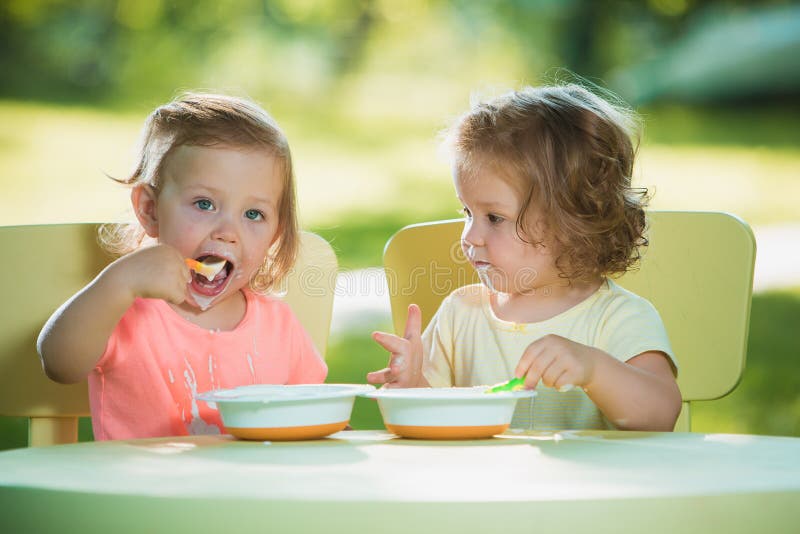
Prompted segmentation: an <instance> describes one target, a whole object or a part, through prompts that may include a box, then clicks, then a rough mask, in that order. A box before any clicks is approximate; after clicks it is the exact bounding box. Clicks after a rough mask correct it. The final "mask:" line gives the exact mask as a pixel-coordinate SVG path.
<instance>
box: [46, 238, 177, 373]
mask: <svg viewBox="0 0 800 534" xmlns="http://www.w3.org/2000/svg"><path fill="white" fill-rule="evenodd" d="M190 279H191V276H190V274H189V269H188V268H187V267H186V265H185V263H184V261H183V258H182V257H181V255H180V254H179V253H178V251H177V250H175V249H174V248H172V247H168V246H164V245H158V246H155V247H150V248H145V249H142V250H139V251H136V252H134V253H132V254H129V255H127V256H125V257H122V258H120V259H118V260H117V261H115V262H114V263H112V264H111V265H109V266H108V267H106V268H105V269H104V270H103V271H102V272H101V273H100V274H99V275H98V276H97V277H96V278H95V279H94V280H93V281H92V282H91V283H89V285H87V286H86V287H84V288H83V289H82V290H81V291H79V292H78V293H76V294H75V295H74V296H73V297H72V298H70V299H69V300H68V301H67V302H65V303H64V304H63V305H61V307H59V308H58V310H56V311H55V313H53V315H52V316H51V317H50V319H48V321H47V323H46V324H45V325H44V327H43V328H42V331H41V332H40V334H39V339H38V342H37V348H38V351H39V355H40V357H41V359H42V366H43V367H44V371H45V373H46V374H47V376H48V377H50V378H51V379H53V380H55V381H56V382H62V383H73V382H78V381H80V380H83V379H84V378H86V376H87V375H88V374H89V372H90V371H91V370H92V368H93V367H94V365H95V364H96V363H97V361H98V360H99V359H100V357H101V356H102V355H103V352H104V351H105V347H106V344H107V343H108V339H109V337H110V336H111V332H112V331H113V330H114V327H115V326H116V325H117V323H118V322H119V320H120V318H122V316H123V315H124V314H125V311H126V310H127V309H128V308H129V307H130V306H131V304H133V301H134V299H135V298H136V297H145V298H163V299H164V300H168V301H170V302H174V303H180V302H183V301H184V300H185V298H186V284H187V283H188V282H189V281H190Z"/></svg>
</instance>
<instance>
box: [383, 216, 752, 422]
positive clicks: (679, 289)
mask: <svg viewBox="0 0 800 534" xmlns="http://www.w3.org/2000/svg"><path fill="white" fill-rule="evenodd" d="M648 217H649V225H650V228H649V232H648V235H649V239H650V246H649V247H647V248H645V249H643V258H642V262H641V268H640V269H639V270H636V271H632V272H629V273H626V274H625V275H624V276H622V277H620V278H619V279H618V280H617V282H618V283H619V284H620V285H621V286H623V287H625V288H627V289H629V290H631V291H633V292H635V293H637V294H639V295H641V296H643V297H645V298H647V299H648V300H650V302H652V303H653V305H654V306H655V307H656V308H657V309H658V311H659V313H660V314H661V318H662V319H663V320H664V324H665V325H666V328H667V332H668V333H669V336H670V341H671V343H672V348H673V350H674V351H675V355H676V357H677V359H678V363H679V365H680V373H679V376H678V384H679V386H680V389H681V393H682V395H683V400H684V402H683V409H682V411H681V415H680V417H679V419H678V422H677V423H676V425H675V430H677V431H689V430H690V403H691V402H692V401H699V400H712V399H718V398H720V397H723V396H725V395H727V394H728V393H730V392H731V391H732V390H733V388H735V387H736V385H737V384H738V383H739V380H740V378H741V376H742V372H743V370H744V363H745V354H746V350H747V333H748V328H749V322H750V299H751V295H752V289H753V267H754V263H755V238H754V236H753V232H752V231H751V229H750V227H749V226H748V225H747V224H746V223H745V222H744V221H742V220H741V219H739V218H737V217H735V216H732V215H729V214H726V213H715V212H670V211H651V212H649V214H648ZM462 227H463V221H462V220H460V219H459V220H449V221H437V222H431V223H423V224H415V225H411V226H407V227H405V228H403V229H401V230H400V231H399V232H397V233H396V234H395V235H394V236H393V237H392V238H391V239H390V240H389V241H388V243H387V244H386V249H385V251H384V256H383V262H384V267H385V269H386V276H387V282H388V286H389V296H390V300H391V307H392V318H393V322H394V328H395V331H396V332H403V330H404V328H405V320H406V315H407V308H408V305H409V304H410V303H412V302H416V303H417V304H418V305H419V306H420V308H421V309H422V318H423V328H424V326H425V325H427V323H428V321H430V319H431V317H432V316H433V314H434V313H435V312H436V310H437V309H438V307H439V304H440V303H441V301H442V299H443V298H444V297H445V296H447V295H448V294H449V293H450V292H451V291H453V290H454V289H455V288H457V287H459V286H462V285H465V284H470V283H477V282H478V278H477V276H476V275H475V273H474V270H473V269H472V267H471V266H470V264H469V263H468V262H467V261H466V259H465V258H464V255H463V253H462V251H461V246H460V235H461V229H462Z"/></svg>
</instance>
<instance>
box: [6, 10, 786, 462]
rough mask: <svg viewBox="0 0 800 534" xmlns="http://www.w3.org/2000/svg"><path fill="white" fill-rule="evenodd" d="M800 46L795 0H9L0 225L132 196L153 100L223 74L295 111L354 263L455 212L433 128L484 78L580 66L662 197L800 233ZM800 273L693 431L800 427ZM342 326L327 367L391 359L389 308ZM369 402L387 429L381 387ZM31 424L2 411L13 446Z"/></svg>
mask: <svg viewBox="0 0 800 534" xmlns="http://www.w3.org/2000/svg"><path fill="white" fill-rule="evenodd" d="M798 58H800V6H798V5H797V3H796V2H788V1H762V2H756V1H732V0H731V1H727V0H720V1H701V0H648V1H643V2H635V1H632V0H631V1H623V0H617V1H591V0H527V1H526V0H506V1H500V0H485V1H478V0H474V1H471V0H408V1H391V0H72V1H69V0H0V125H2V128H0V224H21V223H47V222H65V221H70V222H72V221H98V220H109V219H121V218H125V217H127V204H128V199H127V192H126V191H124V190H121V189H120V188H119V187H118V186H116V185H115V184H114V183H113V182H111V181H110V180H108V179H107V178H106V175H111V176H117V177H119V176H123V175H124V174H125V173H126V172H128V171H129V169H130V167H131V166H132V165H133V158H134V151H135V147H136V143H137V141H138V134H139V129H140V128H141V125H142V122H143V120H144V118H145V116H146V115H147V114H148V113H149V112H150V111H151V110H152V109H153V108H154V107H155V106H157V105H159V104H161V103H164V102H166V101H168V100H170V99H171V98H173V97H174V96H176V95H177V94H178V93H179V92H181V91H182V90H188V89H194V90H214V91H223V92H228V93H232V94H238V95H246V96H250V97H252V98H253V99H255V100H256V101H258V102H259V103H261V104H262V105H263V106H264V107H265V108H266V109H267V110H268V111H269V112H270V113H271V114H272V115H273V116H274V117H275V118H276V119H277V120H278V122H279V123H280V124H281V125H282V126H283V128H284V129H285V130H286V132H287V135H288V137H289V140H290V144H291V145H292V150H293V156H294V158H295V162H296V173H297V178H298V196H299V202H300V217H301V224H302V225H303V227H304V228H307V229H311V230H313V231H316V232H318V233H320V234H322V235H323V236H325V237H326V238H327V239H329V240H330V241H331V242H332V243H333V245H334V247H335V248H336V250H337V253H338V255H339V259H340V264H341V266H342V268H343V269H347V270H355V269H363V268H368V267H374V266H378V265H380V261H381V259H380V258H381V251H382V248H383V245H384V243H385V242H386V240H387V238H388V237H389V236H390V235H391V234H392V233H394V232H395V231H396V230H397V229H399V228H400V227H402V226H403V225H405V224H409V223H413V222H420V221H423V220H432V219H438V218H452V217H456V216H457V209H458V207H459V206H458V204H457V202H456V201H455V196H454V194H453V191H452V186H451V183H450V177H449V169H448V164H447V162H446V160H445V159H444V158H443V157H441V155H440V154H439V151H438V138H437V135H438V133H439V132H440V131H441V129H442V128H443V127H444V126H446V125H447V124H448V123H449V122H450V121H451V120H452V119H453V118H454V117H455V116H456V115H457V114H458V113H460V112H462V111H464V110H465V109H467V107H468V106H469V103H470V101H471V99H474V98H480V97H485V96H491V95H494V94H497V93H499V92H502V91H505V90H508V89H511V88H518V87H519V86H521V85H524V84H540V83H548V82H554V81H557V80H559V79H561V78H564V77H565V76H568V75H569V73H576V74H578V75H580V76H581V77H583V78H585V79H587V80H590V81H592V82H595V83H598V84H599V85H602V86H605V87H609V88H610V89H612V90H614V91H615V92H617V93H618V94H620V95H621V96H622V97H623V98H625V99H626V100H627V101H628V102H630V103H631V104H632V105H634V106H635V107H636V108H637V110H638V111H639V112H640V113H641V115H642V116H643V118H644V121H645V129H644V135H643V140H642V146H641V150H640V157H639V162H638V165H637V168H636V176H635V179H636V181H637V182H638V183H639V184H640V185H644V186H647V187H649V188H651V189H652V190H653V191H654V193H655V197H654V200H653V202H652V206H653V207H654V208H659V209H702V210H724V211H730V212H733V213H735V214H737V215H739V216H741V217H742V218H744V219H745V220H746V221H748V222H749V223H750V224H751V225H753V226H754V228H755V229H756V233H757V235H759V236H760V235H761V233H760V230H761V229H764V230H765V231H768V230H770V229H775V228H777V229H787V228H788V229H789V230H790V231H787V232H783V233H782V234H781V235H784V236H789V237H783V238H782V239H783V241H782V242H779V243H778V246H779V247H784V249H785V250H786V251H792V250H793V249H794V248H796V247H797V245H798V244H800V243H798V241H797V240H796V239H795V237H794V236H796V235H800V233H798V232H800V211H799V210H798V208H797V201H798V199H800V179H799V178H800V176H799V174H800V173H799V172H798V170H799V169H800V128H798V116H799V114H798V110H800V105H798V96H800V59H798ZM795 230H797V231H795ZM760 259H761V258H760ZM784 274H785V273H784ZM790 274H792V273H790ZM796 274H797V276H788V277H786V276H784V277H783V278H782V279H781V281H780V282H778V283H774V282H773V283H765V284H762V285H760V286H759V287H758V291H757V292H756V294H755V296H754V299H753V308H752V323H751V330H750V344H749V351H748V361H747V369H746V371H745V374H744V378H743V380H742V383H741V384H740V385H739V387H738V388H737V389H736V391H735V392H734V393H733V394H732V395H730V396H728V397H726V398H725V399H722V400H719V401H714V402H708V403H700V404H699V406H698V407H697V409H696V412H695V417H694V423H695V424H694V427H695V429H696V430H699V431H706V432H746V433H758V434H782V435H800V387H798V383H799V381H798V375H800V373H798V364H797V360H798V358H800V341H799V340H798V339H800V338H798V336H797V335H796V334H795V333H794V332H796V331H797V327H798V324H800V282H798V280H800V273H796ZM337 325H338V326H337V328H336V329H335V330H334V332H333V334H332V338H331V345H330V348H329V350H328V354H327V359H328V363H329V366H330V375H329V381H332V382H363V381H364V373H365V372H366V371H368V370H372V369H376V368H379V367H381V366H383V365H384V363H385V361H386V356H385V354H383V353H382V351H381V350H380V349H379V348H378V347H377V346H376V345H375V344H374V343H373V342H372V341H371V340H370V339H369V333H370V331H371V330H373V329H389V328H390V324H389V320H388V316H386V314H385V313H383V312H381V313H373V312H370V311H364V312H363V313H361V314H351V315H349V316H348V319H347V321H344V322H343V321H341V320H339V321H337ZM352 424H353V426H354V427H355V428H376V427H380V426H381V424H380V417H379V415H378V413H377V410H376V409H375V406H374V404H372V403H370V402H367V401H364V402H361V401H359V403H358V404H357V405H356V409H355V411H354V416H353V421H352ZM24 433H25V422H24V421H21V420H15V419H7V418H6V419H3V420H0V447H3V448H7V447H13V446H20V444H22V443H23V442H24ZM90 435H91V433H90V430H89V428H88V425H87V424H86V422H85V421H84V423H83V426H82V437H83V439H89V438H90Z"/></svg>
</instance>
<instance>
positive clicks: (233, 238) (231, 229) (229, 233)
mask: <svg viewBox="0 0 800 534" xmlns="http://www.w3.org/2000/svg"><path fill="white" fill-rule="evenodd" d="M211 239H215V240H218V241H226V242H228V243H235V242H237V241H238V240H239V228H238V225H237V223H236V220H235V218H234V217H231V216H227V215H224V216H222V217H220V218H219V219H218V220H217V225H216V226H215V227H214V230H213V231H212V232H211Z"/></svg>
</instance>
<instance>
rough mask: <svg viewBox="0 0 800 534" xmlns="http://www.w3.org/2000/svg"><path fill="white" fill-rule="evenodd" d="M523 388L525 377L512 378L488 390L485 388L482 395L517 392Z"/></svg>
mask: <svg viewBox="0 0 800 534" xmlns="http://www.w3.org/2000/svg"><path fill="white" fill-rule="evenodd" d="M524 387H525V377H524V376H522V377H519V378H512V379H511V380H508V381H506V382H500V383H499V384H495V385H493V386H492V387H490V388H487V389H486V391H485V392H484V393H498V392H500V391H519V390H521V389H523V388H524Z"/></svg>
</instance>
